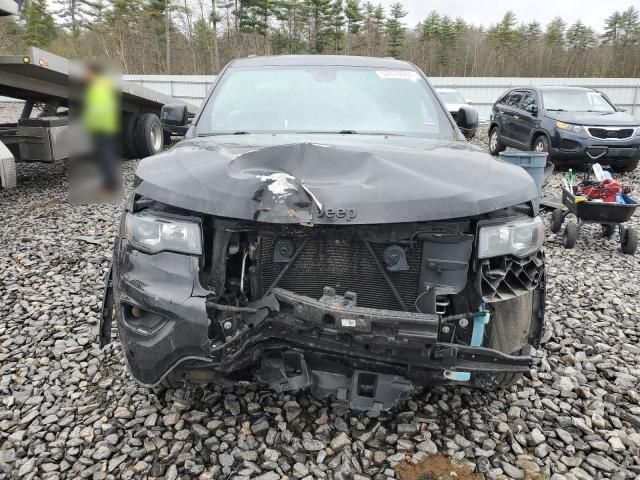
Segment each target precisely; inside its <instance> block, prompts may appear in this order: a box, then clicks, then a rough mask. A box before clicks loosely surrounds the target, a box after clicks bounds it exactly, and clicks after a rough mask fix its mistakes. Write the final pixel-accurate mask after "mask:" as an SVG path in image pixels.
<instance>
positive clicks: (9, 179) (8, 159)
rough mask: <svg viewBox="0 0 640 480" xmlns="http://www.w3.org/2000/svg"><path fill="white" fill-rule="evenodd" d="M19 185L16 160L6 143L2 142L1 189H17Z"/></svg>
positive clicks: (0, 143) (0, 151)
mask: <svg viewBox="0 0 640 480" xmlns="http://www.w3.org/2000/svg"><path fill="white" fill-rule="evenodd" d="M17 184H18V175H17V173H16V160H15V158H13V155H12V153H11V152H10V151H9V149H8V148H7V147H5V145H4V143H2V142H0V188H7V189H8V188H15V187H16V185H17Z"/></svg>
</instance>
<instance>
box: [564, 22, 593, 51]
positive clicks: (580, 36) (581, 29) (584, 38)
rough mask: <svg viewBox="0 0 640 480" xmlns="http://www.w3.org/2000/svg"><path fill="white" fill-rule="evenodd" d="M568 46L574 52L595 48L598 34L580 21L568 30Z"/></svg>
mask: <svg viewBox="0 0 640 480" xmlns="http://www.w3.org/2000/svg"><path fill="white" fill-rule="evenodd" d="M566 37H567V46H568V47H569V49H570V50H573V51H583V50H587V49H589V48H593V47H594V46H595V44H596V33H595V32H594V30H593V29H592V28H591V27H587V26H586V25H585V24H583V23H582V22H581V21H580V20H578V21H577V22H576V23H574V24H573V25H572V26H571V27H570V28H569V29H568V30H567V35H566Z"/></svg>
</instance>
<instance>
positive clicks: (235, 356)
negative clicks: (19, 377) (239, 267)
mask: <svg viewBox="0 0 640 480" xmlns="http://www.w3.org/2000/svg"><path fill="white" fill-rule="evenodd" d="M158 255H161V254H158ZM164 255H166V257H164V258H157V260H159V261H157V262H151V263H149V262H146V261H144V260H145V259H144V258H143V257H148V256H147V255H145V254H141V253H139V252H132V253H131V254H129V253H127V254H125V255H124V256H123V257H122V258H123V259H124V261H123V262H122V264H121V266H120V268H115V269H114V271H113V272H110V278H111V281H107V287H106V289H105V297H104V309H103V315H102V317H101V322H100V344H101V345H105V344H106V343H109V341H110V330H111V322H112V321H113V320H115V318H113V313H114V312H115V314H116V316H117V324H118V331H119V337H120V341H121V343H122V347H123V351H124V354H125V357H126V361H127V364H128V367H129V370H130V372H131V374H132V376H133V377H134V378H135V379H136V381H138V382H139V383H141V384H143V385H146V386H155V385H157V384H158V383H160V382H161V381H162V380H163V378H164V377H165V376H166V375H168V374H169V373H170V372H171V371H173V370H175V369H180V370H185V371H188V370H190V369H200V370H202V369H207V370H211V371H213V372H216V374H221V375H225V376H227V375H228V376H233V375H234V374H235V373H237V372H238V371H245V370H246V369H247V368H254V367H256V366H258V365H260V364H261V363H262V365H263V368H264V365H265V361H268V359H270V358H273V357H274V355H275V358H281V356H282V355H283V352H294V353H295V354H296V355H302V358H303V361H304V362H305V365H306V366H307V367H306V368H307V369H308V371H309V373H308V374H307V375H306V376H307V377H308V378H307V380H305V381H302V382H299V383H296V382H295V381H293V380H287V382H288V383H290V385H289V386H290V387H291V388H303V387H302V385H304V387H311V388H312V389H314V390H316V391H317V393H319V394H320V395H322V392H323V391H327V390H329V388H328V387H327V385H328V384H330V385H333V386H334V387H335V388H333V389H332V393H335V394H340V389H341V388H342V389H346V391H347V392H351V391H352V390H353V388H354V385H355V388H356V391H358V390H357V388H359V387H358V382H359V381H360V380H359V379H360V376H361V374H362V375H364V374H367V375H372V374H373V375H376V379H377V380H376V382H381V384H385V385H387V384H388V385H391V384H393V385H397V388H395V387H393V388H392V390H394V391H396V390H397V392H399V393H398V394H400V393H402V392H404V391H405V387H404V386H402V385H405V383H406V382H408V383H409V384H410V383H412V382H415V383H419V384H424V383H447V379H449V380H451V379H453V380H455V376H451V375H447V373H449V374H450V373H451V372H456V371H465V372H487V373H505V372H526V371H528V370H529V364H530V361H531V358H530V357H528V356H513V355H507V354H505V353H502V352H500V351H498V350H494V349H490V348H483V347H472V346H466V345H459V344H449V343H443V342H439V341H438V331H439V327H440V323H439V322H440V320H439V317H438V316H437V315H429V314H420V313H412V312H398V311H390V310H378V309H369V308H361V307H355V306H353V305H351V304H350V298H349V297H348V296H347V295H345V297H342V296H339V295H338V296H335V295H334V296H332V295H326V296H324V297H323V298H322V299H320V300H315V299H312V298H309V297H305V296H301V295H297V294H295V293H293V292H290V291H287V290H283V289H278V288H275V289H274V290H273V292H272V295H269V298H265V299H263V300H262V301H261V302H256V303H255V304H254V305H251V306H250V308H249V309H247V311H246V312H242V314H241V315H239V316H236V317H235V320H234V321H232V322H230V323H229V325H227V326H228V327H229V328H226V327H225V330H224V337H223V338H214V339H210V338H209V332H210V322H211V320H210V319H209V314H208V313H207V309H208V308H209V311H211V306H210V305H209V307H208V306H207V301H206V296H205V295H198V296H193V293H202V292H200V289H199V287H194V285H193V279H194V278H197V275H196V276H195V277H194V276H193V275H192V273H193V272H196V271H197V263H195V260H194V259H193V258H192V257H188V256H184V255H177V254H171V253H167V254H164ZM150 265H155V266H156V267H158V266H161V265H170V267H169V268H171V270H172V272H173V273H169V272H164V274H163V275H160V272H158V271H156V270H155V268H151V267H150ZM160 268H164V267H160ZM118 272H120V276H119V277H118V276H117V273H118ZM134 272H135V275H134ZM149 275H151V276H153V278H154V279H156V280H154V282H153V283H151V282H149V281H148V280H150V277H149ZM134 277H135V279H134ZM158 278H165V279H166V280H165V281H163V282H158V281H157V279H158ZM114 293H115V295H114ZM328 293H330V292H328ZM127 305H134V306H137V307H139V308H141V309H143V310H144V311H150V312H153V313H154V314H155V315H156V316H157V317H160V318H161V321H159V322H155V323H154V326H153V328H150V329H148V331H145V329H144V328H141V326H140V325H138V324H136V322H137V320H136V319H134V318H132V316H131V314H130V312H129V311H128V310H127V308H126V306H127ZM251 307H252V308H251ZM470 316H471V314H470ZM157 317H154V318H157ZM142 318H144V317H142ZM379 375H383V376H382V377H380V376H379ZM384 375H387V376H384ZM388 375H390V377H389V376H388ZM328 378H334V379H336V380H335V381H333V382H329V383H327V382H328V380H327V379H328ZM363 378H364V377H363ZM263 380H264V381H265V382H266V383H269V384H270V385H271V386H272V387H274V388H276V384H281V383H282V379H277V380H276V381H275V383H274V381H269V380H267V377H265V378H263ZM354 382H355V383H354ZM296 385H297V386H296ZM347 386H350V388H347ZM279 388H284V387H279ZM276 389H278V388H276ZM349 395H351V394H349ZM367 398H369V397H367ZM376 398H377V397H373V400H372V401H374V403H376V404H377V403H382V404H386V402H387V400H385V399H384V398H382V399H380V398H378V399H377V400H376ZM385 398H386V397H385ZM358 402H360V403H358ZM362 402H365V401H364V400H362V401H360V400H358V401H356V404H355V405H352V406H353V407H354V408H358V407H357V405H358V404H363V403H362ZM365 403H366V402H365Z"/></svg>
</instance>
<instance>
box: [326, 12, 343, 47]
mask: <svg viewBox="0 0 640 480" xmlns="http://www.w3.org/2000/svg"><path fill="white" fill-rule="evenodd" d="M328 23H329V25H330V27H331V37H333V42H332V43H333V51H334V53H336V54H337V53H338V51H339V50H340V49H341V48H342V37H344V10H343V8H342V0H333V3H332V4H331V8H330V9H329V18H328Z"/></svg>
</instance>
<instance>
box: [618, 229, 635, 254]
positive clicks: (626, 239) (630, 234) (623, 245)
mask: <svg viewBox="0 0 640 480" xmlns="http://www.w3.org/2000/svg"><path fill="white" fill-rule="evenodd" d="M637 249H638V231H637V230H634V229H633V228H629V227H627V228H625V229H624V233H623V234H622V239H621V241H620V250H622V253H624V254H626V255H633V254H634V253H636V250H637Z"/></svg>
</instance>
